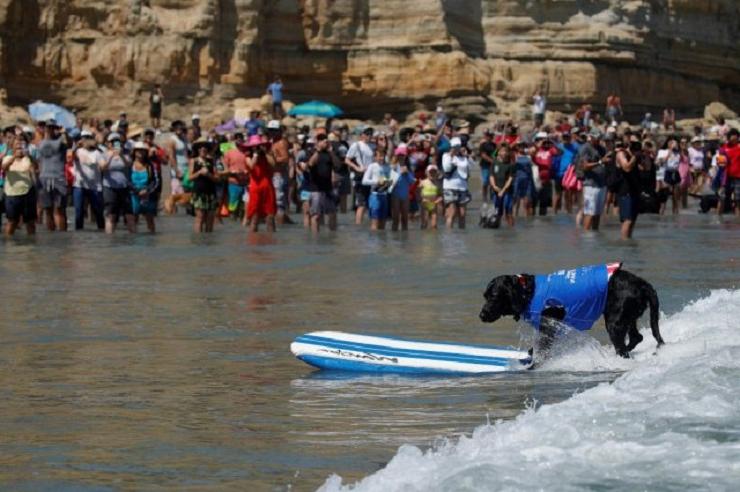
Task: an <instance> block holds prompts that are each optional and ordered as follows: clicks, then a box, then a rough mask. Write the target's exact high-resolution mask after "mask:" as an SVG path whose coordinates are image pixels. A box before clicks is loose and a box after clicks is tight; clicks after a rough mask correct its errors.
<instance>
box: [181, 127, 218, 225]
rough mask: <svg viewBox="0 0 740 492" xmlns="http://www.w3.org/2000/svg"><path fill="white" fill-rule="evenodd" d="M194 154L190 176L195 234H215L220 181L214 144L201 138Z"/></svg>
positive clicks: (194, 146)
mask: <svg viewBox="0 0 740 492" xmlns="http://www.w3.org/2000/svg"><path fill="white" fill-rule="evenodd" d="M192 150H193V154H195V157H194V158H193V159H191V161H190V167H189V168H188V170H189V176H190V179H191V180H192V182H193V196H192V198H191V199H190V203H191V205H192V206H193V209H194V210H195V219H194V220H193V232H195V233H197V234H199V233H201V232H213V223H214V221H215V219H216V209H217V208H218V203H217V200H216V182H218V181H219V180H220V177H219V175H218V173H217V172H216V167H215V164H214V162H213V155H212V150H213V142H211V141H210V140H208V139H207V138H206V137H200V138H199V139H197V140H196V141H195V142H193V149H192Z"/></svg>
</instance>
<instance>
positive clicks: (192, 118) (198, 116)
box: [190, 113, 200, 121]
mask: <svg viewBox="0 0 740 492" xmlns="http://www.w3.org/2000/svg"><path fill="white" fill-rule="evenodd" d="M190 120H191V121H195V120H200V115H199V114H198V113H196V114H194V115H193V116H192V117H191V118H190Z"/></svg>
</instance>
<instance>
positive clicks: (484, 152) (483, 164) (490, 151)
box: [478, 129, 496, 203]
mask: <svg viewBox="0 0 740 492" xmlns="http://www.w3.org/2000/svg"><path fill="white" fill-rule="evenodd" d="M478 153H479V154H480V180H481V183H482V184H483V203H488V202H489V200H490V198H491V184H490V177H491V164H493V155H494V154H495V153H496V144H495V143H494V142H493V131H492V130H491V129H486V131H485V133H484V134H483V141H482V142H481V144H480V147H478Z"/></svg>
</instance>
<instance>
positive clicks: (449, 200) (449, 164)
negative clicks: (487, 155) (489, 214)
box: [442, 137, 472, 229]
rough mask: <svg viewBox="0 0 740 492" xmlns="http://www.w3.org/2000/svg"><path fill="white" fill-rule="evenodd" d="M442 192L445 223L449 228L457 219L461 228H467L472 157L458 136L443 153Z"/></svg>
mask: <svg viewBox="0 0 740 492" xmlns="http://www.w3.org/2000/svg"><path fill="white" fill-rule="evenodd" d="M442 170H443V171H444V180H443V181H442V192H443V199H444V204H445V224H446V225H447V228H448V229H451V228H452V227H453V224H454V223H455V221H457V227H458V228H459V229H465V214H466V209H467V205H468V203H470V200H471V198H472V197H471V196H470V191H468V177H469V173H470V158H469V157H468V149H467V148H466V147H463V145H462V141H461V140H460V138H458V137H453V138H452V139H451V140H450V151H449V152H445V153H444V155H442Z"/></svg>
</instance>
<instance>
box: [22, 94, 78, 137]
mask: <svg viewBox="0 0 740 492" xmlns="http://www.w3.org/2000/svg"><path fill="white" fill-rule="evenodd" d="M28 114H30V115H31V118H33V120H34V121H47V120H51V119H54V120H56V122H57V125H59V126H62V127H64V128H66V129H67V130H71V129H72V128H74V127H76V126H77V118H76V117H75V115H74V114H72V112H71V111H70V110H68V109H67V108H63V107H62V106H59V105H57V104H52V103H46V102H43V101H36V102H35V103H33V104H30V105H29V106H28Z"/></svg>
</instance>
